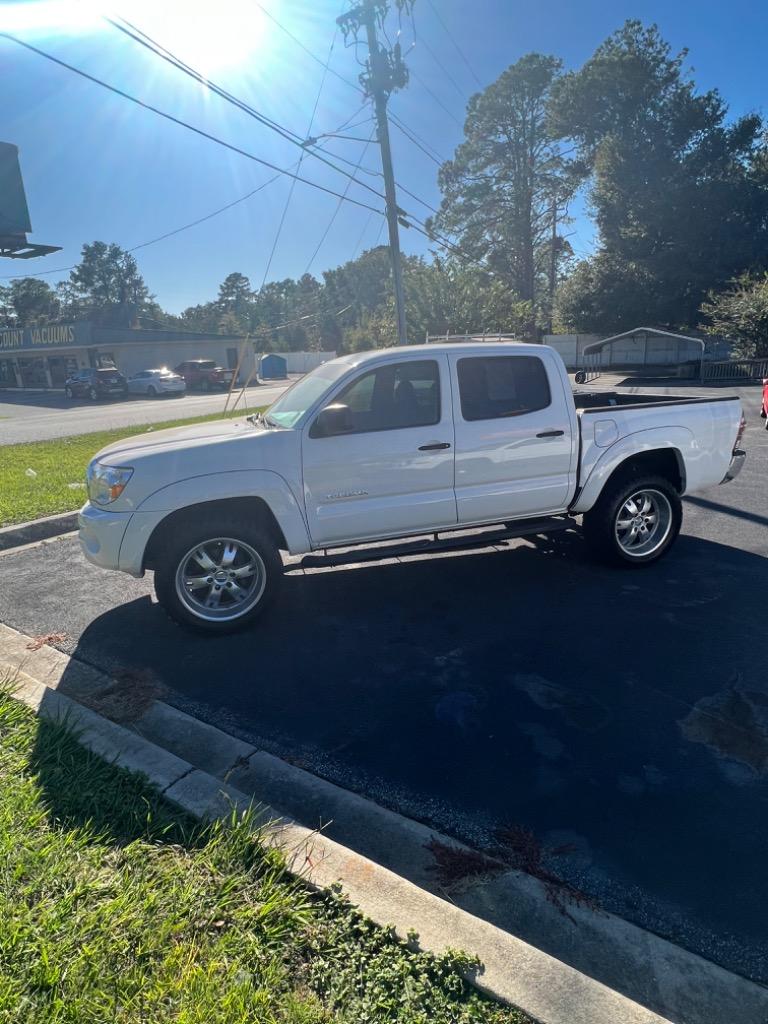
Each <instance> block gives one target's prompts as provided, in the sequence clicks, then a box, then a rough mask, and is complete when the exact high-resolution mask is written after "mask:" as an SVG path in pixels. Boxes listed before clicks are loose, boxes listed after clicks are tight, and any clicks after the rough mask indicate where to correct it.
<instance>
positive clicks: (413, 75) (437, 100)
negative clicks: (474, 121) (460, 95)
mask: <svg viewBox="0 0 768 1024" xmlns="http://www.w3.org/2000/svg"><path fill="white" fill-rule="evenodd" d="M409 74H410V76H411V78H413V79H414V80H415V81H416V82H418V83H419V85H420V86H421V87H422V89H423V90H424V91H425V92H426V93H429V95H430V96H431V97H432V99H433V100H434V101H435V103H436V104H437V105H438V107H440V108H441V109H442V110H444V111H445V113H446V114H447V115H448V117H450V119H451V120H452V121H454V122H455V123H456V124H457V125H458V126H459V128H463V127H464V126H463V125H462V123H461V121H460V120H459V119H458V117H456V115H455V114H454V113H453V111H452V110H449V109H448V107H446V105H445V104H444V103H443V101H442V100H441V99H440V97H439V96H438V95H437V93H435V92H433V91H432V90H431V89H430V87H429V86H428V85H427V83H426V82H425V81H424V79H423V78H420V77H419V76H418V75H417V74H416V72H415V71H409Z"/></svg>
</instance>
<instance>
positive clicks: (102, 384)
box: [64, 369, 128, 402]
mask: <svg viewBox="0 0 768 1024" xmlns="http://www.w3.org/2000/svg"><path fill="white" fill-rule="evenodd" d="M64 394H65V395H66V396H67V398H90V400H91V401H92V402H96V401H98V399H100V398H115V397H119V398H125V396H126V395H127V394H128V384H127V382H126V380H125V377H124V376H123V375H122V373H120V371H119V370H114V369H112V370H95V369H89V370H78V371H77V373H73V374H72V376H71V377H68V378H67V380H66V382H65V384H64Z"/></svg>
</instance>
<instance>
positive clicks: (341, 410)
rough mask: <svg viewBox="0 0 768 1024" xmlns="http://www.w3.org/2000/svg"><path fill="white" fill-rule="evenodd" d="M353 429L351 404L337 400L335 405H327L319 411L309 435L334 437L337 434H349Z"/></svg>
mask: <svg viewBox="0 0 768 1024" xmlns="http://www.w3.org/2000/svg"><path fill="white" fill-rule="evenodd" d="M353 429H354V425H353V423H352V417H351V415H350V413H349V406H348V405H342V404H341V403H339V402H337V403H335V404H334V405H326V407H325V408H324V409H323V410H321V412H319V413H318V415H317V419H316V420H315V422H314V423H313V424H312V429H311V430H310V432H309V436H310V437H334V436H335V435H336V434H348V433H350V431H351V430H353Z"/></svg>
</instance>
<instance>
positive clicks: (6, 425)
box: [0, 378, 295, 445]
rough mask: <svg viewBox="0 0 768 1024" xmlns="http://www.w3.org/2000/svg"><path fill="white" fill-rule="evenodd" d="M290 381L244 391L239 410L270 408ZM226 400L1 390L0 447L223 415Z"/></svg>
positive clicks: (217, 397)
mask: <svg viewBox="0 0 768 1024" xmlns="http://www.w3.org/2000/svg"><path fill="white" fill-rule="evenodd" d="M293 379H295V378H292V379H291V380H290V381H287V382H275V383H274V384H271V383H270V384H261V385H258V386H254V387H249V388H248V390H247V392H246V395H245V399H242V398H241V399H240V405H239V406H238V407H239V408H242V407H243V405H244V402H246V401H247V403H248V405H249V407H250V408H253V407H254V406H255V405H259V406H262V405H271V403H272V402H274V401H276V400H277V398H278V397H279V396H280V395H281V394H282V393H283V391H285V389H286V387H287V386H288V384H290V383H292V382H293ZM236 394H237V392H235V395H236ZM226 400H227V396H226V393H221V392H217V393H215V394H212V395H204V394H200V393H198V392H194V391H189V392H187V393H186V394H184V395H182V396H181V397H180V398H177V397H175V396H162V397H160V398H141V397H138V396H136V397H131V398H127V399H122V400H120V401H109V400H104V401H99V402H88V401H86V400H84V399H76V400H74V401H69V400H68V399H67V398H65V397H64V393H63V392H59V391H13V390H11V389H6V390H0V445H4V444H17V443H21V442H24V441H49V440H51V439H53V438H56V437H68V436H69V435H70V434H87V433H89V432H90V431H94V430H111V429H112V428H117V427H133V426H141V425H142V424H144V423H161V422H162V421H164V420H179V419H186V418H187V417H191V416H206V415H208V414H209V413H214V412H221V411H223V409H224V403H225V402H226ZM232 401H234V398H233V399H230V408H231V404H232Z"/></svg>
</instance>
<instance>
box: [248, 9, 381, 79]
mask: <svg viewBox="0 0 768 1024" xmlns="http://www.w3.org/2000/svg"><path fill="white" fill-rule="evenodd" d="M253 3H254V4H255V6H256V7H258V8H259V10H261V11H263V12H264V14H266V16H267V17H268V18H269V19H270V21H273V22H274V23H275V25H277V27H278V28H279V29H280V31H281V32H284V33H285V34H286V35H287V36H288V38H289V39H292V40H293V41H294V43H296V45H297V46H299V47H301V49H302V50H303V51H304V53H306V54H307V56H308V57H311V58H312V60H313V61H315V62H316V63H317V64H320V65H321V66H322V67H324V68H327V70H328V71H329V72H330V73H331V74H332V75H333V76H334V77H335V78H338V79H339V81H341V82H343V83H344V84H345V85H348V86H350V87H351V88H352V89H354V90H355V91H356V92H359V93H362V92H363V90H362V89H361V87H360V86H359V85H358V84H356V83H355V82H353V81H352V80H351V79H350V78H345V77H344V75H340V74H339V73H338V71H334V69H333V68H332V67H328V66H327V64H326V63H325V62H324V61H323V59H322V57H318V56H317V54H316V53H313V52H312V51H311V50H310V49H309V47H308V46H305V45H304V43H302V41H301V40H300V39H299V38H298V37H297V36H295V35H294V34H293V32H291V31H290V30H289V29H287V28H286V27H285V25H283V24H282V22H280V21H278V20H277V18H276V17H275V16H274V14H271V13H270V12H269V11H268V10H267V8H266V7H265V6H264V5H263V4H260V3H259V0H253Z"/></svg>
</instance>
